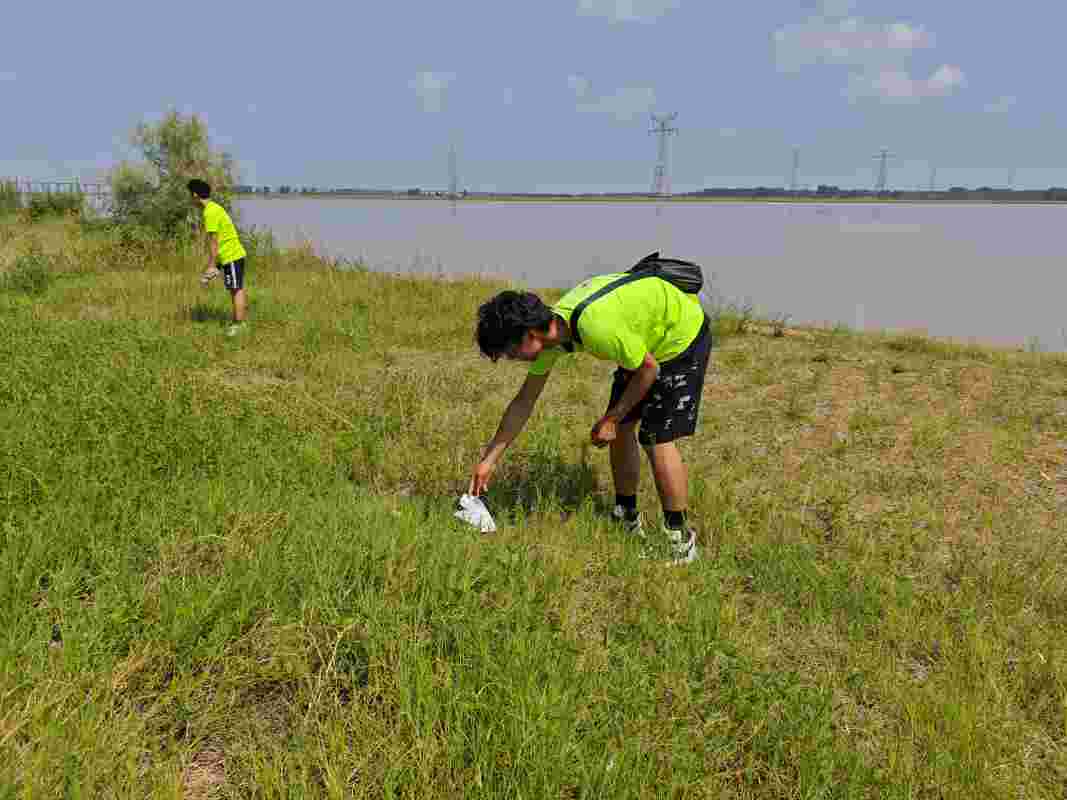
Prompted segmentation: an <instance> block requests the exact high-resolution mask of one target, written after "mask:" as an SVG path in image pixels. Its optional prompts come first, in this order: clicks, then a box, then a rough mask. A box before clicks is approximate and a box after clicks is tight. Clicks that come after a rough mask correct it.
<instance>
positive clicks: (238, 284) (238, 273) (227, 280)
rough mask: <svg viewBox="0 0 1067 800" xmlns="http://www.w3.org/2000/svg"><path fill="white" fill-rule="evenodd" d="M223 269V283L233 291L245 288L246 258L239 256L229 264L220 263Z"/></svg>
mask: <svg viewBox="0 0 1067 800" xmlns="http://www.w3.org/2000/svg"><path fill="white" fill-rule="evenodd" d="M219 269H220V270H222V283H223V285H224V286H225V287H226V288H227V289H229V290H230V291H231V292H236V291H237V290H238V289H243V288H245V260H244V259H243V258H239V259H237V260H236V261H231V262H230V263H229V264H219Z"/></svg>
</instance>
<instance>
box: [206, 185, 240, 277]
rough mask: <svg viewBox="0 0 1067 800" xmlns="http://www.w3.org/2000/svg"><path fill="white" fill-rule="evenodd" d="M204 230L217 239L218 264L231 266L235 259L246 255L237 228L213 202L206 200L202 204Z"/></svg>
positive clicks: (227, 215)
mask: <svg viewBox="0 0 1067 800" xmlns="http://www.w3.org/2000/svg"><path fill="white" fill-rule="evenodd" d="M204 230H205V231H207V232H208V233H213V234H215V235H216V236H218V237H219V263H220V264H232V263H233V262H234V261H236V260H237V259H239V258H244V257H245V256H246V255H248V254H247V253H246V252H245V249H244V246H243V245H242V244H241V239H240V237H238V235H237V228H235V227H234V225H233V220H232V219H230V215H229V214H227V213H226V209H225V208H223V207H222V206H220V205H219V204H218V203H216V202H215V201H214V200H208V201H207V203H205V204H204Z"/></svg>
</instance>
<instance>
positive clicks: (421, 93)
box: [408, 72, 456, 113]
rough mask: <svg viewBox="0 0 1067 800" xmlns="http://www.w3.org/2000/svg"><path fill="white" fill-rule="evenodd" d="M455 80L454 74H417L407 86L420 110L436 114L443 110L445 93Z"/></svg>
mask: <svg viewBox="0 0 1067 800" xmlns="http://www.w3.org/2000/svg"><path fill="white" fill-rule="evenodd" d="M455 79H456V75H455V73H454V72H418V73H416V74H415V77H414V78H412V79H411V82H410V83H408V86H409V87H410V88H411V89H412V90H413V91H414V92H415V94H416V96H417V97H418V98H419V102H420V103H421V104H422V110H423V111H427V112H430V113H436V112H438V111H440V110H441V109H442V108H444V98H445V93H446V92H447V91H448V87H449V86H450V85H451V84H452V82H453V81H454V80H455Z"/></svg>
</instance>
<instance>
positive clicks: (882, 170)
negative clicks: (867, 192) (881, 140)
mask: <svg viewBox="0 0 1067 800" xmlns="http://www.w3.org/2000/svg"><path fill="white" fill-rule="evenodd" d="M891 158H894V155H893V154H892V153H890V152H889V151H888V150H887V149H886V148H884V147H883V148H882V152H880V153H879V154H878V155H876V156H875V157H874V159H875V160H876V161H878V162H879V163H878V183H877V184H876V185H875V187H874V190H875V191H876V192H878V194H884V193H885V192H887V191H888V190H889V159H891Z"/></svg>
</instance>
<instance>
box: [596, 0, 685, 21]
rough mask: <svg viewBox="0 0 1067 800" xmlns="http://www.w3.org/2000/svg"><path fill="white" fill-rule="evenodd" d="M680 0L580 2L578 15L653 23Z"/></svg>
mask: <svg viewBox="0 0 1067 800" xmlns="http://www.w3.org/2000/svg"><path fill="white" fill-rule="evenodd" d="M679 2H680V0H578V13H579V14H581V15H582V16H585V17H604V18H605V19H608V20H610V21H611V22H652V21H654V20H656V19H659V18H660V17H662V16H663V15H664V14H666V13H667V12H668V11H670V10H671V9H674V8H677V7H678V5H679Z"/></svg>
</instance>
